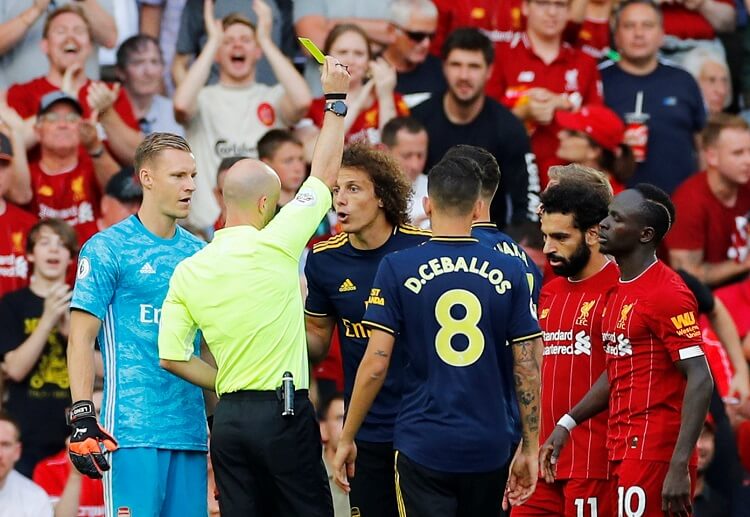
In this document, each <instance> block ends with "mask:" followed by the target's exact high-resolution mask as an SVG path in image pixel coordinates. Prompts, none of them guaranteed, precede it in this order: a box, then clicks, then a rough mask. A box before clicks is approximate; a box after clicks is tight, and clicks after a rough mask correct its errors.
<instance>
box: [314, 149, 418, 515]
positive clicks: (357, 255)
mask: <svg viewBox="0 0 750 517" xmlns="http://www.w3.org/2000/svg"><path fill="white" fill-rule="evenodd" d="M410 192H411V187H410V185H409V181H408V180H407V179H406V178H405V177H404V175H403V174H402V173H401V170H400V169H399V167H398V165H397V164H396V162H395V161H394V160H393V159H392V158H391V157H389V156H388V155H387V154H386V153H384V152H381V151H376V150H374V149H371V148H369V147H367V146H365V145H354V146H351V147H349V148H348V149H347V150H346V151H345V152H344V157H343V160H342V164H341V170H340V171H339V174H338V178H337V180H336V186H335V187H334V188H333V204H334V207H335V209H336V214H337V215H338V220H339V223H340V224H341V227H342V229H343V233H340V234H338V235H336V236H334V237H332V238H331V239H328V240H327V241H323V242H320V243H318V244H316V245H315V246H313V250H312V253H311V254H310V255H309V256H308V259H307V264H306V266H305V276H306V278H307V287H308V295H307V301H306V302H305V325H306V328H307V346H308V352H309V354H310V358H311V360H312V361H313V362H315V361H319V360H321V359H323V358H324V357H325V356H326V354H327V351H328V346H329V344H330V342H331V335H332V334H333V329H334V327H337V328H338V333H339V339H340V343H341V354H342V359H343V366H344V393H345V396H346V400H347V401H349V399H350V398H351V395H352V388H353V386H354V377H355V375H356V373H357V367H358V366H359V363H360V361H361V360H362V356H363V355H364V353H365V348H366V347H367V339H368V338H369V337H370V332H369V329H367V328H366V327H365V326H364V325H363V324H362V317H363V316H364V314H365V309H366V308H367V299H368V296H369V294H370V289H371V288H372V282H373V280H374V279H375V273H377V270H378V265H379V264H380V261H381V259H382V258H383V257H384V256H386V255H387V254H388V253H391V252H393V251H397V250H402V249H406V248H411V247H414V246H417V245H419V244H421V243H423V242H425V241H426V240H427V239H428V238H429V233H428V232H425V231H423V230H420V229H418V228H415V227H413V226H409V225H406V224H405V223H406V222H407V221H408V208H407V207H408V199H409V194H410ZM399 359H400V358H395V359H394V361H393V364H392V367H391V370H390V371H389V373H388V377H387V379H386V380H385V385H384V386H383V389H382V391H381V393H380V395H379V396H378V398H377V399H376V400H375V402H374V403H373V406H372V409H371V411H370V413H369V415H368V416H367V418H366V419H365V422H364V424H363V425H362V429H361V430H360V432H359V433H358V434H357V446H358V447H359V451H360V462H359V465H358V467H359V468H358V470H357V476H356V478H354V479H353V480H352V491H351V494H350V501H351V505H352V507H355V508H359V509H360V511H361V512H362V515H379V516H383V517H388V516H396V515H398V507H397V505H396V491H395V486H394V484H393V423H394V421H395V419H396V414H397V413H398V408H399V405H400V403H401V384H402V382H403V373H402V364H401V361H400V360H399Z"/></svg>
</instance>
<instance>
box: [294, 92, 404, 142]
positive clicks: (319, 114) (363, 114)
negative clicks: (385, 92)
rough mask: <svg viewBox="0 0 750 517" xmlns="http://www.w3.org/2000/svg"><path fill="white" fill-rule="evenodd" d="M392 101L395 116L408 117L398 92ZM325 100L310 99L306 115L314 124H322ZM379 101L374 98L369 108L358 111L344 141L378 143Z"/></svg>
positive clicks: (321, 98) (320, 125) (319, 125)
mask: <svg viewBox="0 0 750 517" xmlns="http://www.w3.org/2000/svg"><path fill="white" fill-rule="evenodd" d="M393 102H394V103H395V104H396V116H397V117H408V116H409V107H408V106H407V105H406V103H405V102H404V99H403V97H401V94H400V93H395V92H394V93H393ZM325 105H326V100H325V99H324V98H323V97H318V98H317V99H315V100H313V101H312V104H311V105H310V111H309V112H308V113H307V117H308V118H310V119H312V121H313V122H314V123H315V125H316V126H318V127H322V126H323V115H325V110H324V108H325ZM379 128H380V103H379V102H378V101H377V99H376V100H375V102H374V103H372V104H371V105H370V107H369V108H367V109H363V110H362V111H360V112H359V115H358V116H357V119H356V120H355V121H354V123H353V124H352V127H350V128H349V131H348V132H347V133H346V137H345V138H346V143H354V142H361V141H365V142H370V143H371V144H377V143H380V129H379Z"/></svg>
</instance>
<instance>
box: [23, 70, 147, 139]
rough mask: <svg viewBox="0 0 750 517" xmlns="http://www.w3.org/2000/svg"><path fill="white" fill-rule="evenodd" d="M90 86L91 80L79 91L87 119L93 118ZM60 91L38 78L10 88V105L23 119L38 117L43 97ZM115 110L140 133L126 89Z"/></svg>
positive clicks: (43, 78) (120, 95) (120, 94)
mask: <svg viewBox="0 0 750 517" xmlns="http://www.w3.org/2000/svg"><path fill="white" fill-rule="evenodd" d="M90 85H91V80H87V81H86V83H85V84H84V85H83V86H81V89H80V90H78V102H80V103H81V107H82V108H83V116H84V117H85V118H88V117H89V116H91V109H90V108H89V104H88V102H87V100H86V97H87V96H88V91H89V86H90ZM59 89H60V88H58V87H57V86H55V85H54V84H52V83H51V82H49V81H48V80H47V78H46V77H37V78H36V79H32V80H31V81H29V82H28V83H22V84H14V85H13V86H11V87H10V88H8V105H9V106H10V107H11V108H13V109H15V110H16V111H17V112H18V114H19V115H21V116H22V117H23V118H29V117H31V116H32V115H36V114H37V112H38V111H39V103H40V102H41V101H42V97H44V96H45V95H46V94H48V93H49V92H54V91H56V90H59ZM114 109H115V111H116V112H117V113H118V114H119V115H120V118H122V121H123V122H125V124H126V125H128V126H130V127H131V128H133V129H136V130H138V131H140V126H139V125H138V121H137V120H136V119H135V115H134V114H133V108H132V107H131V105H130V101H129V100H128V96H127V95H126V94H125V88H120V93H119V95H118V96H117V99H116V100H115V104H114Z"/></svg>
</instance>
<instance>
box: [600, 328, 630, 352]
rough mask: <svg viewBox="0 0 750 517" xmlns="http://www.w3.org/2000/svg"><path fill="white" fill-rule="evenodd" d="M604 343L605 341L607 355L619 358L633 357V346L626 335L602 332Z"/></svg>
mask: <svg viewBox="0 0 750 517" xmlns="http://www.w3.org/2000/svg"><path fill="white" fill-rule="evenodd" d="M602 341H604V352H605V353H607V354H610V355H616V356H619V357H625V356H629V355H633V345H631V344H630V340H629V339H628V338H626V337H625V334H615V333H614V332H602Z"/></svg>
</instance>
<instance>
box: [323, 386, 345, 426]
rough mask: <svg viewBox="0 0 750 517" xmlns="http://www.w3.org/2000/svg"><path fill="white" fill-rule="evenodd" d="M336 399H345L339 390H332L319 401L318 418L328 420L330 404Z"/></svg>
mask: <svg viewBox="0 0 750 517" xmlns="http://www.w3.org/2000/svg"><path fill="white" fill-rule="evenodd" d="M337 400H345V399H344V394H343V393H342V392H340V391H334V392H333V393H331V394H330V395H328V396H327V397H325V398H324V399H323V400H322V401H321V402H320V407H319V408H318V420H320V421H321V422H323V421H325V420H328V411H329V410H330V409H331V404H333V403H334V402H335V401H337Z"/></svg>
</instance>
